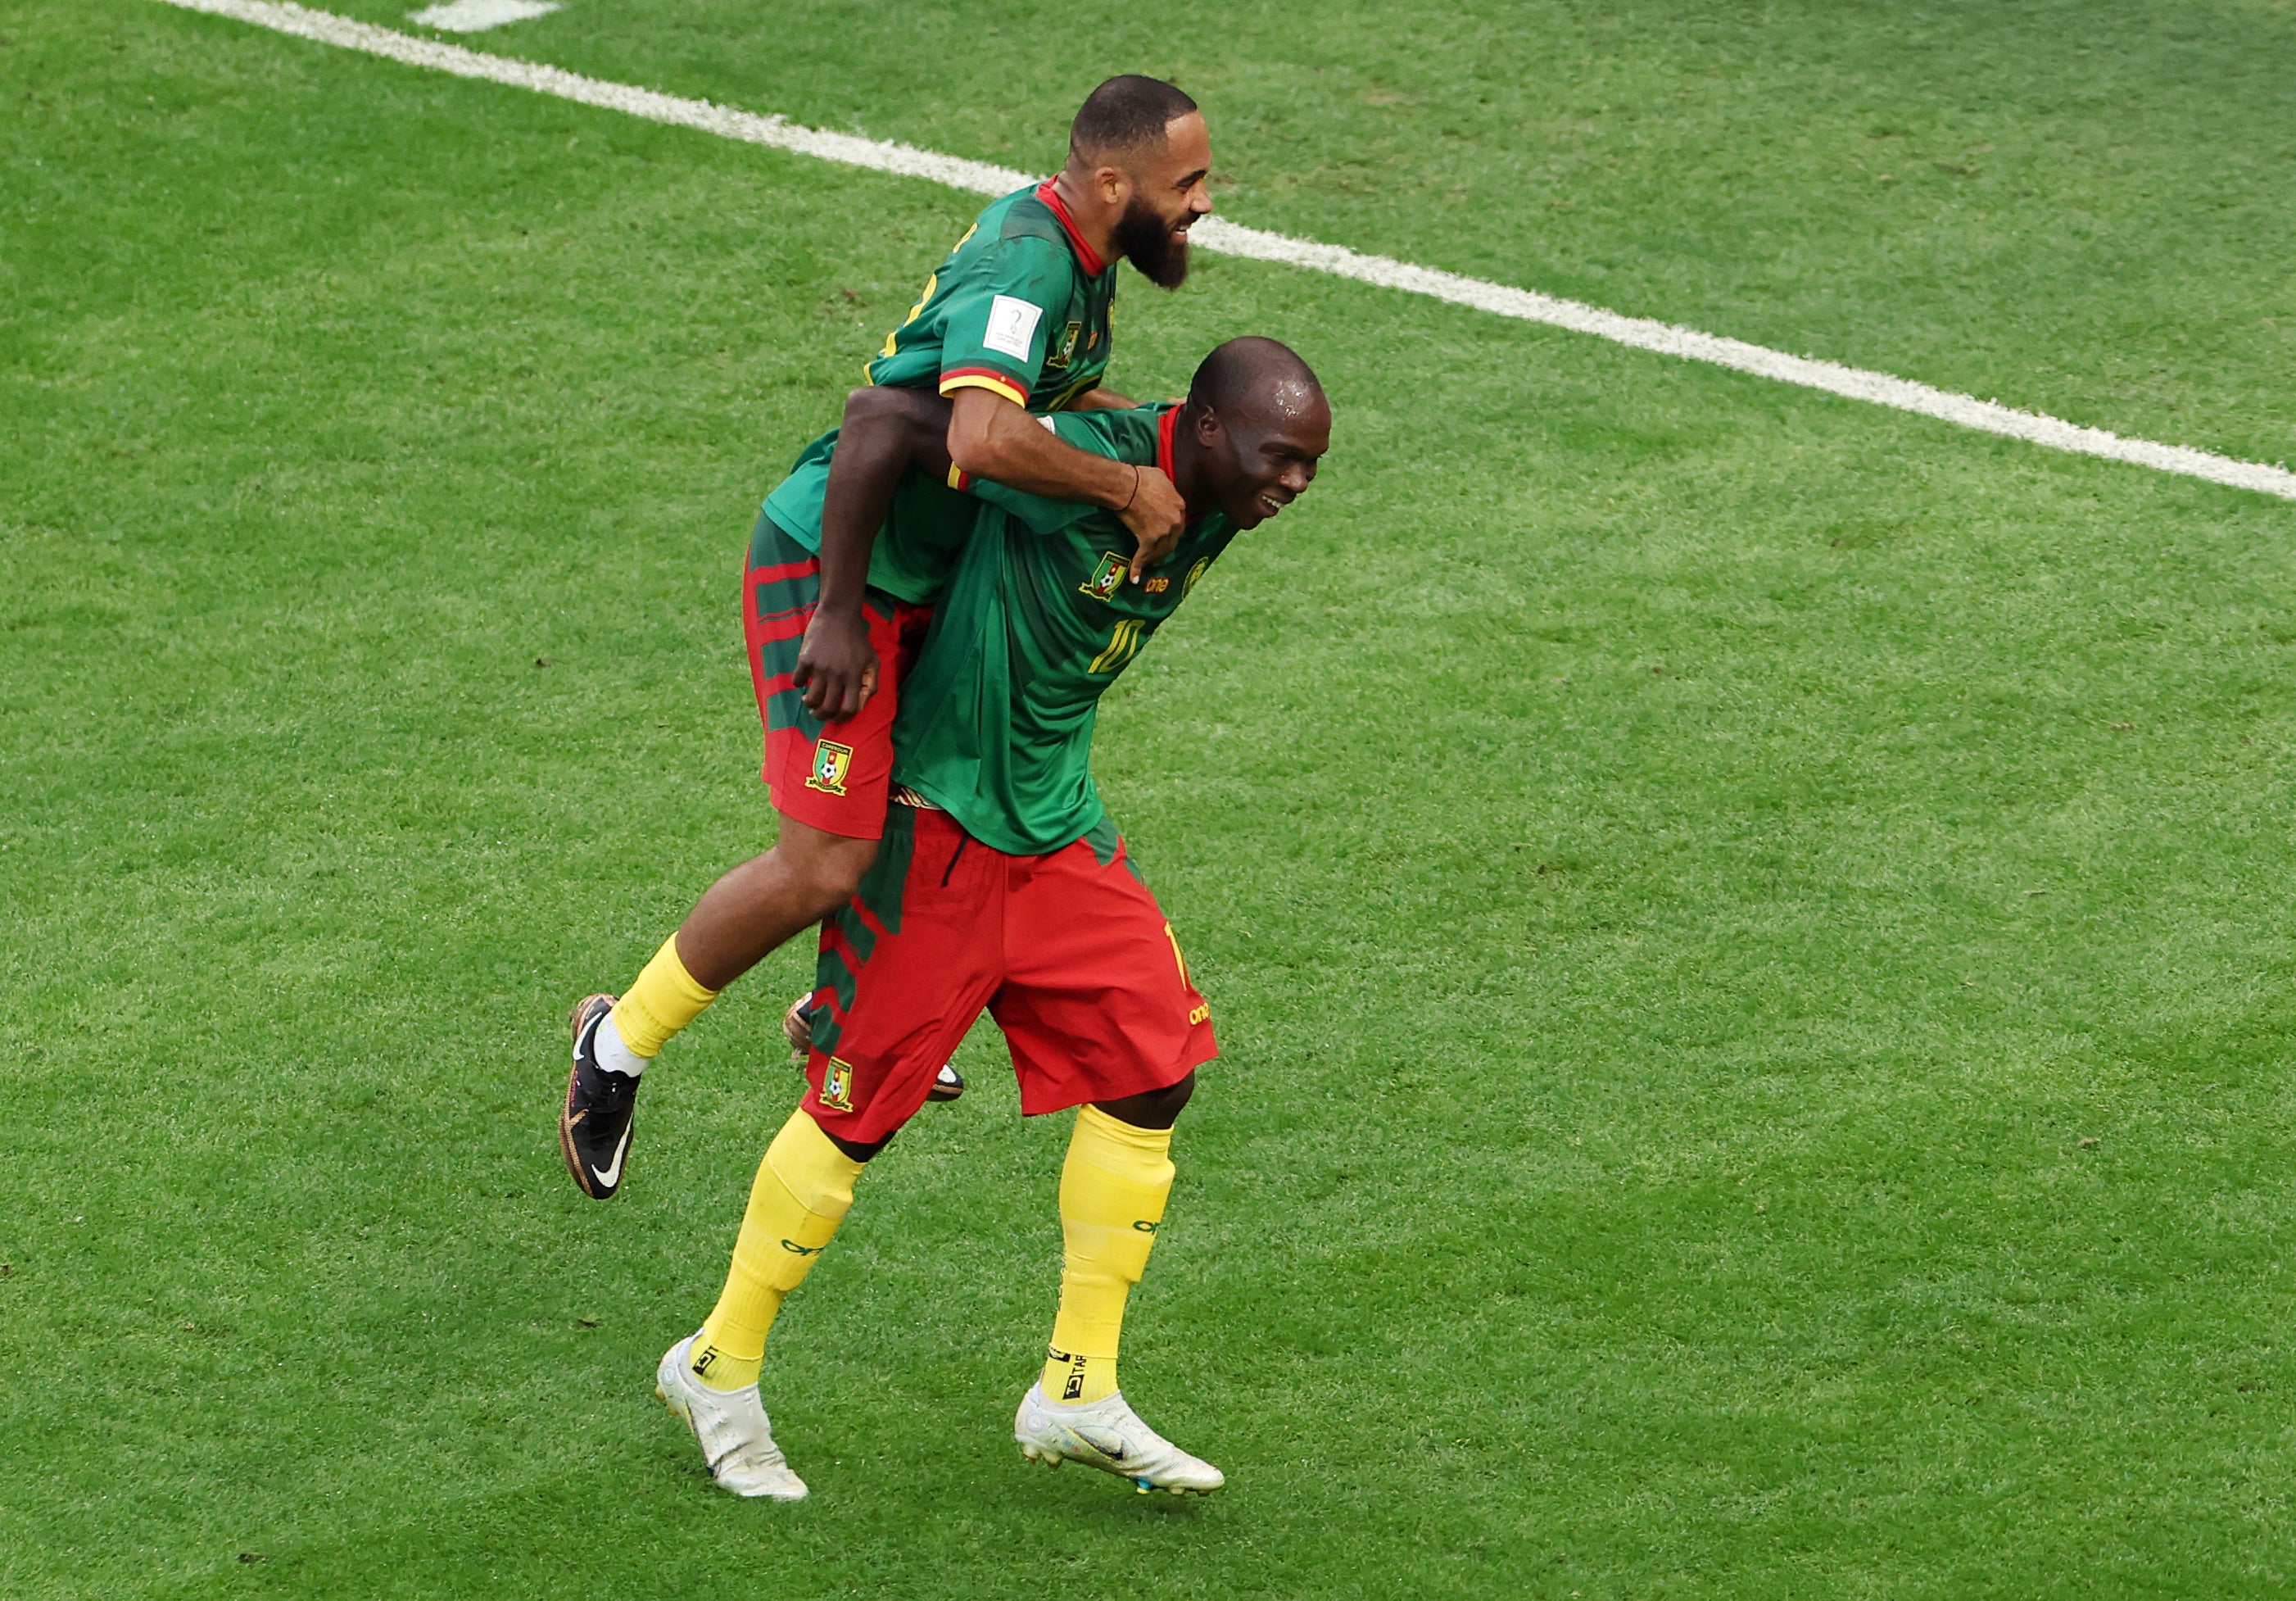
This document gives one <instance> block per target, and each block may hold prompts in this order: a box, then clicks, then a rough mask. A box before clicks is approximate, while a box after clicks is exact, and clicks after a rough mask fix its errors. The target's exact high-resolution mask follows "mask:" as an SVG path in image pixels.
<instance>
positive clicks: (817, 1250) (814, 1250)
mask: <svg viewBox="0 0 2296 1601" xmlns="http://www.w3.org/2000/svg"><path fill="white" fill-rule="evenodd" d="M782 1249H783V1250H784V1251H786V1252H789V1253H790V1254H791V1256H819V1255H820V1254H821V1253H822V1252H823V1251H824V1250H826V1249H827V1247H826V1246H822V1245H800V1244H798V1243H797V1242H796V1241H795V1240H783V1242H782Z"/></svg>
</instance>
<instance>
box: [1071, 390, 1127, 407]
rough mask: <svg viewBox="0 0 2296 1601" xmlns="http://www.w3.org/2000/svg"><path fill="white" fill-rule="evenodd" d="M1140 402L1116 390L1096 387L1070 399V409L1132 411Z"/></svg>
mask: <svg viewBox="0 0 2296 1601" xmlns="http://www.w3.org/2000/svg"><path fill="white" fill-rule="evenodd" d="M1139 404H1140V403H1139V402H1138V401H1137V400H1129V399H1127V398H1125V397H1123V396H1122V395H1119V394H1118V393H1117V392H1116V391H1115V390H1110V389H1096V390H1085V392H1084V393H1083V394H1081V395H1078V397H1077V398H1075V399H1073V400H1071V401H1070V402H1069V409H1070V411H1130V410H1131V409H1132V408H1133V407H1134V406H1137V405H1139Z"/></svg>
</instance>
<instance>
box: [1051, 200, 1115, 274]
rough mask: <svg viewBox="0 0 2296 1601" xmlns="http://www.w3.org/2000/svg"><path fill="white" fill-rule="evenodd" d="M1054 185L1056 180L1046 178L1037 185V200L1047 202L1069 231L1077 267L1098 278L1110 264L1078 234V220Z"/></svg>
mask: <svg viewBox="0 0 2296 1601" xmlns="http://www.w3.org/2000/svg"><path fill="white" fill-rule="evenodd" d="M1053 185H1054V179H1052V178H1046V180H1045V181H1044V182H1043V183H1041V184H1039V185H1037V199H1038V200H1040V201H1044V202H1045V205H1046V208H1047V209H1050V210H1051V212H1052V214H1053V215H1054V217H1057V218H1060V219H1061V226H1062V227H1063V228H1065V229H1067V230H1068V235H1069V248H1070V250H1074V251H1075V252H1076V259H1077V265H1078V267H1083V268H1084V275H1085V276H1086V277H1087V278H1097V277H1099V276H1100V275H1101V274H1103V273H1104V272H1106V271H1107V270H1108V265H1109V264H1108V263H1107V262H1105V261H1103V260H1102V259H1100V252H1099V251H1098V250H1094V249H1093V248H1092V246H1090V245H1088V244H1087V243H1086V242H1084V235H1083V234H1079V233H1078V232H1077V226H1076V218H1073V217H1071V216H1070V215H1069V206H1068V202H1067V201H1064V200H1062V198H1061V192H1060V191H1059V190H1058V189H1055V188H1054V187H1053Z"/></svg>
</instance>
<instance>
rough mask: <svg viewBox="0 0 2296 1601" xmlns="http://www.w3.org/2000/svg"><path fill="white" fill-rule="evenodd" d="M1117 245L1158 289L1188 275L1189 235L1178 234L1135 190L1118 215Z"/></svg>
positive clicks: (1172, 285)
mask: <svg viewBox="0 0 2296 1601" xmlns="http://www.w3.org/2000/svg"><path fill="white" fill-rule="evenodd" d="M1116 248H1117V250H1119V251H1120V252H1121V253H1122V254H1123V257H1124V259H1126V260H1128V261H1129V262H1131V263H1132V265H1133V267H1135V268H1136V269H1137V270H1138V272H1139V274H1140V275H1141V276H1142V277H1144V278H1145V279H1147V280H1148V282H1150V283H1153V284H1154V285H1155V286H1156V287H1157V288H1159V289H1177V288H1179V287H1180V285H1181V283H1184V282H1185V280H1186V278H1187V275H1188V238H1187V235H1186V234H1180V235H1178V236H1177V237H1175V236H1174V234H1173V233H1172V225H1171V224H1170V223H1169V222H1167V221H1166V220H1165V219H1164V218H1161V217H1160V216H1158V215H1157V213H1156V209H1155V208H1154V207H1153V206H1151V205H1150V204H1149V203H1148V202H1147V201H1144V200H1143V199H1141V198H1140V197H1139V196H1138V195H1134V196H1133V197H1132V198H1131V199H1130V200H1129V201H1126V202H1125V205H1124V215H1123V216H1121V217H1119V218H1117V219H1116Z"/></svg>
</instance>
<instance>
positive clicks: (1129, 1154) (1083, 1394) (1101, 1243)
mask: <svg viewBox="0 0 2296 1601" xmlns="http://www.w3.org/2000/svg"><path fill="white" fill-rule="evenodd" d="M1171 1149H1172V1131H1171V1130H1170V1129H1136V1128H1134V1127H1133V1126H1132V1125H1131V1124H1129V1123H1125V1122H1119V1121H1117V1120H1116V1119H1114V1118H1112V1117H1111V1116H1109V1115H1108V1113H1106V1112H1103V1111H1101V1110H1100V1109H1099V1108H1098V1107H1096V1106H1079V1107H1078V1108H1077V1121H1076V1132H1075V1134H1073V1135H1072V1136H1070V1139H1069V1159H1068V1162H1067V1164H1066V1165H1065V1166H1064V1167H1062V1169H1061V1237H1062V1241H1063V1242H1064V1243H1065V1244H1066V1246H1067V1252H1066V1256H1065V1260H1063V1262H1062V1268H1061V1310H1060V1314H1059V1316H1057V1317H1055V1318H1054V1319H1053V1342H1052V1346H1051V1349H1050V1351H1048V1352H1047V1354H1046V1359H1045V1375H1044V1386H1045V1394H1046V1397H1048V1398H1049V1399H1051V1400H1055V1401H1072V1402H1083V1401H1096V1400H1100V1399H1101V1398H1103V1396H1109V1395H1113V1394H1115V1393H1116V1387H1117V1386H1116V1347H1117V1342H1118V1341H1119V1339H1120V1338H1121V1336H1122V1335H1123V1333H1124V1302H1125V1299H1126V1297H1128V1295H1130V1294H1131V1293H1132V1286H1133V1285H1136V1284H1138V1283H1139V1282H1140V1275H1141V1274H1142V1273H1143V1272H1144V1271H1145V1270H1146V1269H1147V1267H1148V1248H1149V1247H1150V1246H1151V1245H1153V1244H1155V1243H1156V1226H1157V1225H1158V1224H1160V1223H1161V1222H1162V1221H1163V1220H1164V1203H1165V1202H1166V1201H1168V1200H1169V1199H1170V1198H1171V1195H1172V1159H1171Z"/></svg>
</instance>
